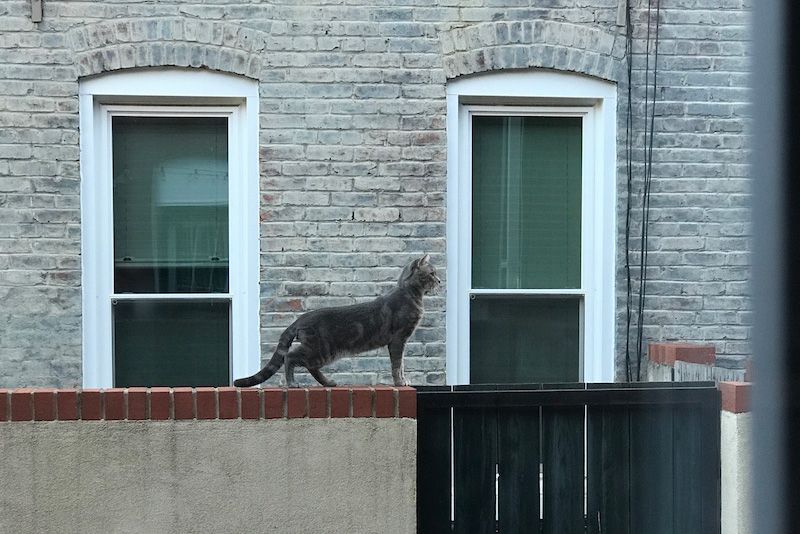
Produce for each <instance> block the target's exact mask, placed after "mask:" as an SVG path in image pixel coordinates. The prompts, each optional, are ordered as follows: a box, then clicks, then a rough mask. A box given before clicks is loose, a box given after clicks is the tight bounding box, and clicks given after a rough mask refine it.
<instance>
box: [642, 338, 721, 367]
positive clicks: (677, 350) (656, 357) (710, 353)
mask: <svg viewBox="0 0 800 534" xmlns="http://www.w3.org/2000/svg"><path fill="white" fill-rule="evenodd" d="M647 352H648V354H649V355H650V361H651V362H653V363H659V364H661V365H669V366H674V365H675V362H676V361H681V362H688V363H699V364H705V365H714V363H715V362H716V360H717V350H716V348H715V347H714V345H697V344H694V343H650V346H649V348H648V351H647Z"/></svg>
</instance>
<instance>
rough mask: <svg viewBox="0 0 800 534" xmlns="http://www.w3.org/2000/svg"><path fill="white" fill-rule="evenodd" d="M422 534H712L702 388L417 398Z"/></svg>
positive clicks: (709, 423) (429, 393)
mask: <svg viewBox="0 0 800 534" xmlns="http://www.w3.org/2000/svg"><path fill="white" fill-rule="evenodd" d="M417 402H418V419H417V420H418V427H417V428H418V464H417V520H418V532H420V533H421V534H442V533H448V532H458V533H468V534H481V533H495V532H502V533H541V534H572V533H575V534H578V533H580V534H585V533H592V534H662V533H663V534H695V533H696V534H719V532H720V488H719V479H720V453H719V448H720V442H719V439H720V438H719V420H720V419H719V417H720V416H719V392H718V391H717V389H716V388H715V387H714V384H713V383H707V382H693V383H667V384H573V385H557V386H547V385H544V386H543V385H524V386H453V387H449V386H442V387H426V388H418V394H417Z"/></svg>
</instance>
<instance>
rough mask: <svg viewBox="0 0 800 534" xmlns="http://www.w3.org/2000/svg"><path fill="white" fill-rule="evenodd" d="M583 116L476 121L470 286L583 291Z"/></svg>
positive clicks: (484, 117)
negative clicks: (581, 281)
mask: <svg viewBox="0 0 800 534" xmlns="http://www.w3.org/2000/svg"><path fill="white" fill-rule="evenodd" d="M581 128H582V126H581V119H580V118H578V117H491V116H475V117H473V119H472V228H473V230H472V287H474V288H494V289H500V288H503V289H506V288H507V289H520V288H525V289H552V288H578V287H580V278H581V161H582V155H581V152H582V148H581V144H582V143H581Z"/></svg>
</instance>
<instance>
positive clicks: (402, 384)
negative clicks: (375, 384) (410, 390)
mask: <svg viewBox="0 0 800 534" xmlns="http://www.w3.org/2000/svg"><path fill="white" fill-rule="evenodd" d="M394 386H395V387H398V388H402V387H406V386H408V380H406V379H405V378H403V379H402V380H395V381H394Z"/></svg>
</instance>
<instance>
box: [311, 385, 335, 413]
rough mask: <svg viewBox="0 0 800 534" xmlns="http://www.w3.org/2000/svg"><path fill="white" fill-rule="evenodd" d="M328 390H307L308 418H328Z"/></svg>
mask: <svg viewBox="0 0 800 534" xmlns="http://www.w3.org/2000/svg"><path fill="white" fill-rule="evenodd" d="M329 394H330V388H309V390H308V416H309V417H328V395H329Z"/></svg>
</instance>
